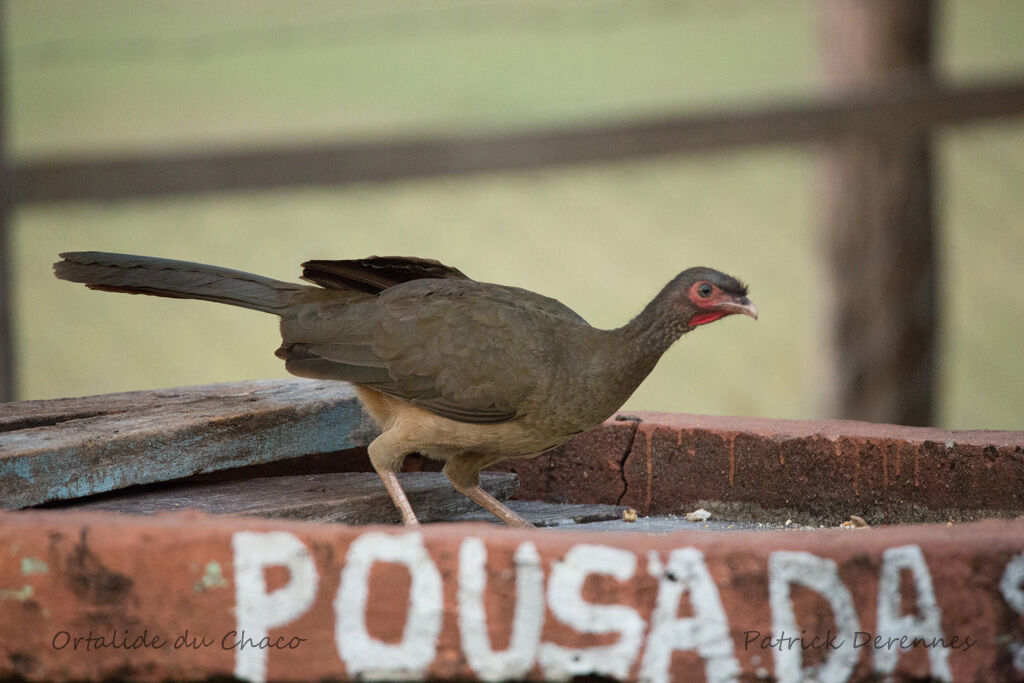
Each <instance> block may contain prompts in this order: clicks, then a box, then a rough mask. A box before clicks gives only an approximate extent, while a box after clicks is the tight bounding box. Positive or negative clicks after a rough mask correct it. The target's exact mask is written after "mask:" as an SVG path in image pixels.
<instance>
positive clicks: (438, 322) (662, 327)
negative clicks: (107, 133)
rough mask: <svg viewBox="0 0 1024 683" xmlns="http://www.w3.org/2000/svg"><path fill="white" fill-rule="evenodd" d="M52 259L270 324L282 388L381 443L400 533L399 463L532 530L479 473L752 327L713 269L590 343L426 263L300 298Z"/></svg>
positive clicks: (222, 279) (599, 413) (269, 285)
mask: <svg viewBox="0 0 1024 683" xmlns="http://www.w3.org/2000/svg"><path fill="white" fill-rule="evenodd" d="M60 258H61V260H60V261H58V262H57V263H54V274H55V275H56V277H57V278H59V279H62V280H68V281H71V282H77V283H83V284H85V285H86V286H87V287H89V288H90V289H95V290H101V291H108V292H125V293H129V294H147V295H152V296H160V297H171V298H181V299H199V300H203V301H212V302H217V303H223V304H229V305H233V306H241V307H243V308H249V309H253V310H257V311H263V312H266V313H272V314H275V315H277V316H278V317H279V318H280V330H281V339H282V343H281V345H280V347H279V348H278V349H277V351H276V355H277V356H278V357H279V358H281V359H282V360H284V365H285V369H286V370H287V371H288V372H289V373H291V374H293V375H296V376H299V377H306V378H312V379H320V380H339V381H344V382H349V383H351V384H352V385H354V388H355V393H356V395H357V396H358V398H359V400H360V401H361V403H362V405H363V407H364V408H365V410H366V412H367V413H369V414H370V416H371V417H372V418H373V419H374V420H375V421H376V422H377V424H378V425H379V427H380V430H381V433H380V436H378V437H376V438H375V439H374V440H373V441H372V442H371V443H370V445H369V447H368V453H369V458H370V462H371V463H372V465H373V467H374V469H375V470H376V472H377V474H378V475H379V476H380V478H381V481H382V482H383V484H384V488H385V489H386V490H387V492H388V494H389V495H390V497H391V499H392V501H393V502H394V504H395V507H396V508H397V509H398V511H399V513H400V514H401V517H402V522H403V523H404V524H405V525H406V526H410V527H411V526H417V525H418V524H419V522H418V520H417V518H416V515H415V512H414V511H413V509H412V507H411V506H410V504H409V500H408V498H407V497H406V495H405V492H404V491H403V490H402V487H401V485H400V484H399V481H398V478H397V476H396V473H397V472H399V471H400V470H401V467H402V462H403V460H404V459H405V457H406V456H407V455H408V454H411V453H417V452H418V453H420V454H422V455H425V456H427V457H429V458H434V459H438V460H442V461H444V463H445V464H444V468H443V471H444V474H445V475H447V477H448V479H449V480H450V482H451V483H452V485H453V487H454V488H455V489H456V490H457V491H459V492H460V493H462V494H464V495H466V496H467V497H468V498H470V499H472V500H473V501H475V502H476V503H478V504H479V505H480V506H481V507H483V508H485V509H486V510H488V511H490V512H491V513H493V514H494V515H495V516H496V517H498V518H499V519H500V520H502V521H504V522H505V523H506V524H508V525H510V526H516V527H528V526H531V524H530V523H529V522H528V521H527V520H526V519H524V518H523V517H522V516H520V515H519V514H517V513H516V512H515V511H513V510H511V509H510V508H508V507H507V506H505V505H504V504H502V503H501V502H499V501H498V500H497V499H495V498H494V497H493V496H491V495H490V494H489V493H487V492H486V491H485V490H484V489H482V488H481V487H480V471H481V470H483V469H484V468H486V467H489V466H491V465H494V464H496V463H499V462H502V461H505V460H509V459H518V458H530V457H535V456H537V455H540V454H541V453H543V452H545V451H548V450H551V449H552V448H554V447H556V446H558V445H560V444H562V443H564V442H566V441H568V440H569V439H571V438H572V437H574V436H576V435H577V434H580V433H583V432H585V431H587V430H590V429H593V428H595V427H597V426H598V425H600V424H601V423H602V422H604V421H605V420H606V419H608V418H609V417H611V416H612V415H613V414H614V413H615V411H617V410H618V409H619V408H620V407H621V406H622V405H623V404H624V403H625V402H626V400H627V399H628V398H629V396H630V395H631V394H632V393H633V392H634V390H635V389H636V388H637V387H638V386H639V385H640V383H641V382H642V381H643V380H644V378H646V377H647V375H648V374H650V372H651V371H652V370H653V369H654V367H655V364H656V363H657V362H658V360H659V359H660V358H661V356H662V355H663V354H664V353H665V351H667V350H668V348H669V347H670V346H672V344H673V343H674V342H675V341H676V340H678V339H679V338H680V337H681V336H682V335H684V334H687V333H689V332H691V331H692V330H694V329H696V328H698V327H701V326H703V325H707V324H709V323H712V322H714V321H716V320H720V319H722V318H724V317H726V316H729V315H733V314H741V315H746V316H750V317H752V318H754V319H755V320H756V319H757V309H756V308H755V306H754V304H753V303H752V302H751V301H750V299H749V298H748V297H747V286H746V285H744V284H743V283H742V282H740V281H739V280H737V279H736V278H734V277H732V276H730V275H726V274H725V273H722V272H720V271H718V270H715V269H712V268H707V267H694V268H688V269H686V270H683V271H682V272H680V273H679V274H678V275H677V276H675V277H674V278H673V279H672V280H670V281H669V282H668V284H667V285H665V286H664V287H663V288H662V289H661V291H659V292H658V293H657V295H656V296H655V297H654V298H653V299H652V300H651V301H650V302H649V303H648V304H647V305H646V306H645V307H644V308H643V310H641V311H640V313H639V314H637V315H636V316H635V317H634V318H632V319H631V320H630V321H629V322H628V323H626V324H625V325H623V326H622V327H619V328H616V329H600V328H597V327H593V326H591V325H590V324H589V323H587V321H586V320H584V319H583V318H582V317H581V316H580V315H579V314H577V313H576V312H574V311H573V310H572V309H570V308H569V307H568V306H566V305H565V304H563V303H561V302H559V301H557V300H556V299H553V298H549V297H546V296H543V295H541V294H537V293H535V292H532V291H529V290H527V289H521V288H518V287H512V286H506V285H500V284H492V283H487V282H480V281H477V280H474V279H471V278H469V277H468V276H466V275H465V274H464V273H463V272H462V271H460V270H458V269H456V268H453V267H450V266H446V265H444V264H442V263H441V262H439V261H436V260H433V259H427V258H418V257H381V256H371V257H369V258H362V259H353V260H312V261H307V262H305V263H303V264H302V277H301V279H302V280H304V281H306V282H308V283H310V284H298V283H291V282H283V281H280V280H275V279H272V278H268V277H263V276H260V275H253V274H251V273H245V272H242V271H238V270H231V269H228V268H221V267H217V266H211V265H205V264H200V263H193V262H189V261H179V260H173V259H165V258H156V257H150V256H136V255H131V254H116V253H106V252H95V251H80V252H67V253H62V254H60Z"/></svg>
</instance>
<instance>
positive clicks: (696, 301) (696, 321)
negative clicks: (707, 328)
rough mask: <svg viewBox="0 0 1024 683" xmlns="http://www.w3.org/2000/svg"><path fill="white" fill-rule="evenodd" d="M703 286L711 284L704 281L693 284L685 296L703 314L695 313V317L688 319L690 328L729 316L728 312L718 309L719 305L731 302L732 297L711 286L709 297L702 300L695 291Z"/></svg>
mask: <svg viewBox="0 0 1024 683" xmlns="http://www.w3.org/2000/svg"><path fill="white" fill-rule="evenodd" d="M704 284H711V283H709V282H707V281H706V280H701V281H700V282H695V283H693V284H692V285H691V286H690V289H689V291H687V293H686V296H687V297H689V299H690V301H691V302H693V305H694V306H696V307H697V308H700V309H702V311H703V312H701V313H697V314H696V315H695V316H693V317H692V318H690V322H689V325H690V326H691V327H697V326H698V325H707V324H708V323H713V322H715V321H716V320H718V319H719V318H724V317H725V316H727V315H730V313H731V312H730V311H723V310H721V309H718V308H717V307H718V305H719V304H723V303H726V302H729V301H732V300H733V299H732V297H731V296H729V295H728V294H726V293H725V292H723V291H722V290H720V289H719V288H718V287H715V286H714V285H711V296H709V297H707V298H704V297H702V296H700V295H699V294H697V289H698V288H699V287H700V286H701V285H704Z"/></svg>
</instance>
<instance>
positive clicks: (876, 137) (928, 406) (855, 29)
mask: <svg viewBox="0 0 1024 683" xmlns="http://www.w3.org/2000/svg"><path fill="white" fill-rule="evenodd" d="M823 7H824V11H825V22H824V26H825V32H824V36H823V42H824V45H825V57H826V59H825V61H826V66H827V70H828V72H829V77H830V80H831V82H832V83H833V85H834V87H835V88H836V89H837V90H839V89H847V88H850V87H884V86H886V85H887V84H892V83H894V82H896V83H899V82H905V81H906V80H907V79H914V80H915V81H917V82H921V83H926V82H928V79H930V78H931V76H932V24H933V19H934V5H933V3H932V2H931V0H829V1H828V2H827V3H826V4H825V5H823ZM933 106H935V107H937V108H938V107H941V106H942V103H940V102H935V103H934V104H933ZM931 137H932V136H931V131H930V130H928V129H920V128H918V129H915V128H909V129H905V128H899V127H897V128H894V129H893V130H890V131H856V132H851V134H849V135H847V136H845V137H843V138H842V139H840V140H837V141H836V142H835V143H833V145H832V146H831V147H830V148H829V150H828V151H827V153H826V158H825V169H824V170H825V173H824V178H825V183H824V190H825V194H824V204H825V210H824V214H825V223H826V224H825V229H824V230H823V232H822V235H823V237H824V248H825V254H824V255H825V259H824V260H825V263H826V266H827V270H828V274H829V277H828V281H827V283H826V285H827V287H828V288H829V290H830V294H829V296H828V297H827V298H828V300H829V302H830V304H831V308H830V310H829V311H828V312H827V316H828V317H827V319H828V320H829V325H828V327H827V334H828V335H829V337H830V340H829V345H828V352H829V355H830V365H831V368H832V372H831V373H830V376H831V378H832V388H831V393H832V396H833V397H834V398H833V400H834V404H833V406H832V408H831V410H830V414H831V415H833V416H835V417H843V418H853V419H858V420H867V421H870V422H891V423H896V424H905V425H929V424H932V421H933V419H934V411H935V398H934V396H935V384H936V376H935V374H936V369H935V368H936V350H937V347H938V342H937V335H938V294H937V282H938V272H937V271H938V268H939V258H938V255H937V252H936V245H935V242H936V237H935V232H936V230H935V225H934V223H935V218H934V198H933V194H934V190H933V170H932V165H933V164H932V148H931Z"/></svg>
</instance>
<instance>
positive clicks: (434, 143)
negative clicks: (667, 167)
mask: <svg viewBox="0 0 1024 683" xmlns="http://www.w3.org/2000/svg"><path fill="white" fill-rule="evenodd" d="M1022 114H1024V78H1021V77H1016V78H1010V79H1004V80H1001V81H990V82H976V83H972V84H967V85H950V84H943V83H937V82H934V81H931V80H929V81H925V82H920V81H912V82H906V83H896V84H891V85H890V86H887V87H881V88H873V89H870V90H865V91H856V92H847V93H841V94H833V95H827V96H823V97H819V98H816V99H811V100H803V101H795V102H791V103H783V104H768V105H761V106H757V107H752V108H748V109H741V110H735V109H733V110H725V111H705V112H697V113H689V114H680V115H676V116H669V117H663V118H656V119H648V120H642V121H627V122H618V123H611V124H600V125H590V126H576V127H570V128H554V129H546V130H528V131H518V132H513V133H501V134H486V135H454V136H433V137H428V138H408V139H401V140H394V141H384V142H368V143H364V142H339V143H335V144H325V145H318V146H295V145H291V146H280V147H267V148H262V149H248V150H222V151H214V152H201V153H189V152H169V153H165V154H156V155H146V156H141V155H140V156H131V155H129V156H118V157H107V158H92V159H75V158H69V159H46V160H36V161H28V162H24V163H22V164H19V165H18V166H16V167H15V168H14V169H12V170H13V176H14V188H15V200H16V201H18V202H52V201H77V200H112V199H131V198H136V197H142V196H155V195H168V194H195V193H204V192H224V191H234V190H263V189H268V188H275V187H295V186H305V185H340V184H344V183H358V182H381V181H391V180H399V179H403V178H413V177H421V176H433V175H460V174H468V173H479V172H483V171H507V170H521V169H532V168H538V167H544V166H553V165H560V164H570V163H581V162H583V163H587V162H602V161H613V160H619V159H628V158H634V157H643V156H653V155H664V154H674V153H681V152H698V151H706V150H714V149H725V148H731V147H745V146H751V145H765V144H779V143H794V142H818V141H821V140H826V139H834V138H837V137H841V136H844V135H848V134H850V133H855V132H856V133H872V132H875V133H877V132H886V131H889V132H891V131H893V130H897V131H907V130H921V129H927V128H931V127H933V126H937V125H945V124H955V123H964V122H967V121H978V120H983V119H992V118H1001V117H1013V116H1020V115H1022Z"/></svg>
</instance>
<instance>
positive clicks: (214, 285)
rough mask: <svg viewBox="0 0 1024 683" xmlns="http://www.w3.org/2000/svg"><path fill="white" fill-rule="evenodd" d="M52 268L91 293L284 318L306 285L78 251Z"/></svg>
mask: <svg viewBox="0 0 1024 683" xmlns="http://www.w3.org/2000/svg"><path fill="white" fill-rule="evenodd" d="M60 256H61V258H62V259H63V260H62V261H58V262H57V263H54V264H53V272H54V274H55V275H56V276H57V277H58V278H60V279H61V280H69V281H71V282H81V283H84V284H85V285H86V286H87V287H89V288H90V289H100V290H104V291H107V292H127V293H129V294H150V295H152V296H165V297H170V298H173V299H201V300H203V301H216V302H219V303H223V304H230V305H232V306H242V307H243V308H251V309H253V310H257V311H265V312H267V313H276V314H278V315H280V314H282V313H283V312H284V311H285V309H287V308H288V307H289V306H290V305H291V304H292V303H294V302H295V301H296V299H297V297H298V295H299V294H300V293H301V292H303V291H305V290H309V289H312V288H311V287H309V286H307V285H299V284H292V283H289V282H281V281H280V280H273V279H271V278H268V277H262V276H260V275H253V274H251V273H243V272H242V271H240V270H230V269H228V268H218V267H216V266H207V265H204V264H202V263H192V262H190V261H175V260H172V259H165V258H153V257H150V256H132V255H130V254H108V253H105V252H99V251H74V252H67V253H64V254H61V255H60Z"/></svg>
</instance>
